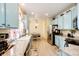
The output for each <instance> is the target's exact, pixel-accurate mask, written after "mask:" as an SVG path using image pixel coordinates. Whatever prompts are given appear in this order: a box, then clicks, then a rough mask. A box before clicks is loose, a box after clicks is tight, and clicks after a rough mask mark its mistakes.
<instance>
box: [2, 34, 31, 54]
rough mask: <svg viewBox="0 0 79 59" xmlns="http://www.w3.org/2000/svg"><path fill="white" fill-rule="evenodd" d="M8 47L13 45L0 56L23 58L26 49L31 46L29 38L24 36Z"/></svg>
mask: <svg viewBox="0 0 79 59" xmlns="http://www.w3.org/2000/svg"><path fill="white" fill-rule="evenodd" d="M29 44H30V45H29ZM10 45H14V46H13V47H12V48H10V49H9V50H7V51H6V52H5V53H4V54H3V55H2V56H24V53H25V52H26V49H27V48H28V45H29V47H30V46H31V36H29V35H26V36H23V37H21V38H18V39H17V40H15V41H13V42H12V43H11V44H10Z"/></svg>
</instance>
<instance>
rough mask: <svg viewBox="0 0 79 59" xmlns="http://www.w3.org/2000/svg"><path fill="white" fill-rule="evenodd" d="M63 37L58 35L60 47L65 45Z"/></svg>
mask: <svg viewBox="0 0 79 59" xmlns="http://www.w3.org/2000/svg"><path fill="white" fill-rule="evenodd" d="M64 40H65V38H64V37H60V48H61V49H62V48H64V47H65V41H64Z"/></svg>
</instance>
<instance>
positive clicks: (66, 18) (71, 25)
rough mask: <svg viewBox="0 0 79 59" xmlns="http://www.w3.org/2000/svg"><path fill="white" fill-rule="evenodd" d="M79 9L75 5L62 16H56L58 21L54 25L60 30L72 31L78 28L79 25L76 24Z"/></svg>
mask: <svg viewBox="0 0 79 59" xmlns="http://www.w3.org/2000/svg"><path fill="white" fill-rule="evenodd" d="M77 8H78V7H77V5H74V6H73V7H72V8H70V9H69V10H66V11H65V12H63V13H62V14H59V15H57V16H56V17H57V19H55V20H54V24H58V29H67V30H71V29H75V28H76V27H77V26H76V24H77V23H75V22H76V19H77V11H78V10H77ZM78 9H79V8H78ZM78 19H79V17H78ZM78 22H79V21H78ZM78 25H79V23H78Z"/></svg>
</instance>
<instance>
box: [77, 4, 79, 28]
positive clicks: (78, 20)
mask: <svg viewBox="0 0 79 59" xmlns="http://www.w3.org/2000/svg"><path fill="white" fill-rule="evenodd" d="M77 8H78V9H77V10H78V12H77V15H78V19H77V26H78V29H79V3H78V4H77Z"/></svg>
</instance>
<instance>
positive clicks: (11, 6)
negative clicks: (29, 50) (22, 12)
mask: <svg viewBox="0 0 79 59" xmlns="http://www.w3.org/2000/svg"><path fill="white" fill-rule="evenodd" d="M18 11H19V10H18V4H17V3H6V27H7V28H18V25H19V16H18V13H19V12H18Z"/></svg>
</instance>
